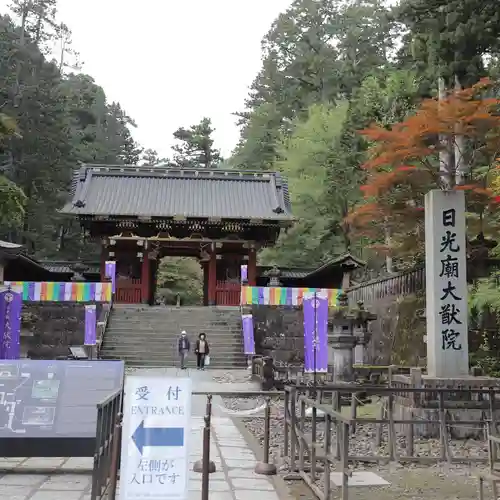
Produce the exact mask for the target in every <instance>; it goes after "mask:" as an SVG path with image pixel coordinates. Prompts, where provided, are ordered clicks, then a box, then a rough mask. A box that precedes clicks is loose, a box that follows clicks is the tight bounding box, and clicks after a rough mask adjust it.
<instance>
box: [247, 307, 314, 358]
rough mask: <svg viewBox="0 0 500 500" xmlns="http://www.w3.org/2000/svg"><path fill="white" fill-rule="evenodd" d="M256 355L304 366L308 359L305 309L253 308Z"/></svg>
mask: <svg viewBox="0 0 500 500" xmlns="http://www.w3.org/2000/svg"><path fill="white" fill-rule="evenodd" d="M252 314H253V318H254V332H255V349H256V354H261V355H264V356H272V357H273V359H275V360H277V361H282V362H286V363H301V362H303V360H304V325H303V319H302V308H299V307H284V306H283V307H282V306H279V307H277V306H252Z"/></svg>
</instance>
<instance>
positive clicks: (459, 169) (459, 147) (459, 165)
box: [454, 75, 469, 185]
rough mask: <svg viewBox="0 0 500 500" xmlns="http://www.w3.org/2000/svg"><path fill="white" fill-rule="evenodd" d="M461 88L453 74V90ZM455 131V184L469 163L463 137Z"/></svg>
mask: <svg viewBox="0 0 500 500" xmlns="http://www.w3.org/2000/svg"><path fill="white" fill-rule="evenodd" d="M460 90H462V85H461V83H460V79H459V77H458V75H455V92H459V91H460ZM455 131H456V132H457V133H456V134H455V144H454V150H455V151H454V153H455V184H456V185H459V184H463V183H464V181H465V178H466V177H467V174H468V173H469V165H467V162H466V160H465V156H464V154H465V137H464V136H463V135H460V134H459V133H458V132H459V130H458V128H455Z"/></svg>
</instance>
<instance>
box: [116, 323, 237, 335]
mask: <svg viewBox="0 0 500 500" xmlns="http://www.w3.org/2000/svg"><path fill="white" fill-rule="evenodd" d="M138 329H140V330H145V331H157V330H163V331H165V332H169V333H172V334H175V335H180V332H181V331H182V330H185V331H186V332H188V333H189V332H193V333H196V332H199V331H200V330H203V331H206V332H217V331H220V332H224V333H227V332H241V329H240V328H235V326H234V325H223V326H214V325H209V324H206V323H200V324H198V325H184V324H182V323H179V324H178V325H173V324H172V323H158V324H156V325H155V324H142V325H141V324H140V323H110V325H109V330H124V331H137V330H138Z"/></svg>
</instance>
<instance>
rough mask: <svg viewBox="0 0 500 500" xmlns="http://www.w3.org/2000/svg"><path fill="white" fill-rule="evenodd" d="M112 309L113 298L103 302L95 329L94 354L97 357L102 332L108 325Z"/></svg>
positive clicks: (101, 340)
mask: <svg viewBox="0 0 500 500" xmlns="http://www.w3.org/2000/svg"><path fill="white" fill-rule="evenodd" d="M112 310H113V300H111V302H107V303H106V304H103V306H102V310H101V314H100V315H99V320H98V321H97V331H96V356H97V358H99V354H100V352H101V347H102V342H103V340H104V333H105V332H106V328H107V326H108V321H109V317H110V315H111V311H112Z"/></svg>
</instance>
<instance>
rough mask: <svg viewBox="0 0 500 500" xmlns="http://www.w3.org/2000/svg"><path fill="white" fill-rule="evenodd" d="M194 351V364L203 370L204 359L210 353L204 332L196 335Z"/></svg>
mask: <svg viewBox="0 0 500 500" xmlns="http://www.w3.org/2000/svg"><path fill="white" fill-rule="evenodd" d="M194 352H195V354H196V366H197V368H198V370H204V369H205V359H206V357H207V356H208V355H209V354H210V346H209V345H208V341H207V336H206V335H205V334H204V333H200V335H199V336H198V340H197V341H196V347H195V349H194Z"/></svg>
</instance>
